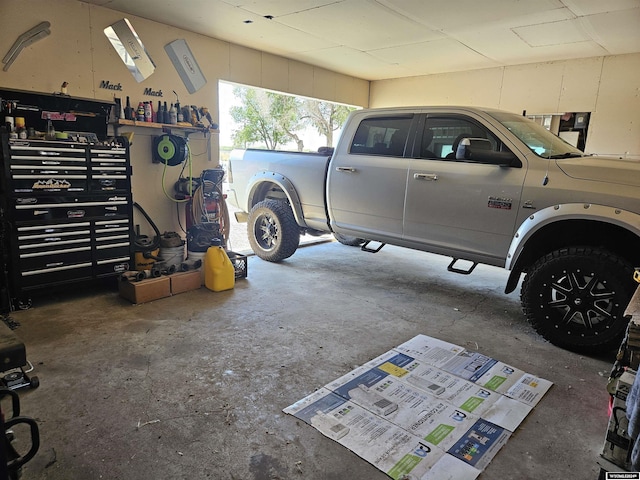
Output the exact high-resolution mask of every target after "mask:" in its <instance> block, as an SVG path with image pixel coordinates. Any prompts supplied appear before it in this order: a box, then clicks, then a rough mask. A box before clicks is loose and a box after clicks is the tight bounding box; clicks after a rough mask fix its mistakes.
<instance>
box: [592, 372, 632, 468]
mask: <svg viewBox="0 0 640 480" xmlns="http://www.w3.org/2000/svg"><path fill="white" fill-rule="evenodd" d="M635 378H636V374H635V372H634V371H633V370H627V371H626V372H624V373H623V374H622V375H621V376H620V378H618V381H617V383H616V393H615V394H614V396H613V405H612V409H611V415H610V417H609V426H608V427H607V434H606V436H605V439H604V447H603V448H602V454H601V456H602V457H603V458H605V459H607V460H609V461H610V462H612V463H614V464H616V465H618V466H619V467H622V468H623V469H625V470H629V469H630V468H631V450H632V448H633V442H632V440H631V439H630V438H629V434H628V433H627V427H628V426H629V421H628V420H627V405H626V401H627V395H628V394H629V391H630V390H631V386H632V385H633V382H634V380H635Z"/></svg>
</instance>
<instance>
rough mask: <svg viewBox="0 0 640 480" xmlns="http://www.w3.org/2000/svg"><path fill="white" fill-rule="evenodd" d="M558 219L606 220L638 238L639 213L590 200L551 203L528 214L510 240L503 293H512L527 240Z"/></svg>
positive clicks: (520, 267) (520, 270) (639, 226)
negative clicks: (507, 271) (589, 201)
mask: <svg viewBox="0 0 640 480" xmlns="http://www.w3.org/2000/svg"><path fill="white" fill-rule="evenodd" d="M562 220H592V221H596V222H603V223H610V224H612V225H617V226H620V227H623V228H625V229H627V230H630V231H632V232H633V233H635V234H636V235H638V236H639V237H640V215H638V214H637V213H633V212H630V211H628V210H623V209H620V208H615V207H610V206H606V205H596V204H592V203H565V204H557V205H552V206H550V207H546V208H543V209H542V210H540V211H537V212H535V213H532V214H531V215H529V216H528V217H527V218H526V219H525V220H524V222H522V224H521V225H520V227H519V228H518V230H517V231H516V233H515V234H514V236H513V239H512V240H511V245H510V246H509V252H508V253H507V259H506V262H505V269H507V270H509V271H510V272H511V273H510V274H509V279H508V280H507V285H506V287H505V293H510V292H512V291H513V290H514V289H515V287H516V285H517V283H518V280H519V277H520V273H521V272H522V266H521V265H520V263H519V260H520V258H521V256H522V252H524V250H525V248H526V245H527V243H528V241H529V240H530V239H531V238H532V237H534V236H535V234H536V233H537V232H538V231H539V230H540V229H542V228H543V227H545V226H547V225H550V224H552V223H555V222H558V221H562Z"/></svg>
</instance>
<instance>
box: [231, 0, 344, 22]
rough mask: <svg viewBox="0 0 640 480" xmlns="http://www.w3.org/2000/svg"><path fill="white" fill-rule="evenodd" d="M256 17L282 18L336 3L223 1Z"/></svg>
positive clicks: (317, 0) (322, 0)
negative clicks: (271, 16)
mask: <svg viewBox="0 0 640 480" xmlns="http://www.w3.org/2000/svg"><path fill="white" fill-rule="evenodd" d="M223 1H225V2H227V3H230V4H233V5H236V6H238V7H240V8H242V9H243V10H246V11H248V12H252V13H255V14H256V15H261V16H263V15H273V16H274V17H276V18H278V17H282V16H284V15H291V14H292V13H298V12H304V11H306V10H312V9H315V8H318V7H323V6H325V5H330V4H332V3H336V0H295V1H291V0H251V1H246V0H223Z"/></svg>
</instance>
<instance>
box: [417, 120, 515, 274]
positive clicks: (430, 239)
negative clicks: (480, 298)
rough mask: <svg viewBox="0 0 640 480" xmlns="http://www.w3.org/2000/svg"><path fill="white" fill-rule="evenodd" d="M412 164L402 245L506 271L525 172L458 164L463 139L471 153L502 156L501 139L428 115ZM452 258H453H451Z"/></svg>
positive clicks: (471, 123) (469, 123)
mask: <svg viewBox="0 0 640 480" xmlns="http://www.w3.org/2000/svg"><path fill="white" fill-rule="evenodd" d="M423 125H424V129H423V134H422V139H421V140H420V143H421V146H420V150H419V152H418V153H417V155H414V156H415V157H418V158H414V159H413V160H412V161H411V165H410V167H409V175H408V178H407V201H406V207H405V211H404V241H405V242H408V245H409V246H410V245H414V244H420V245H428V246H429V247H428V248H425V250H430V251H433V252H436V253H445V254H447V255H451V256H454V253H455V251H458V252H459V253H458V255H457V256H458V257H459V258H463V259H467V260H474V261H482V262H485V263H489V264H493V265H500V266H502V265H504V259H505V258H506V252H507V251H508V249H509V244H510V242H511V239H512V235H513V231H514V226H515V222H516V215H517V213H518V210H519V205H520V196H521V192H522V185H523V182H524V177H525V172H526V168H517V167H501V166H498V165H492V164H489V163H482V162H481V161H473V160H468V161H465V160H462V161H461V160H456V158H455V157H456V147H457V146H458V142H459V140H460V139H461V138H463V137H466V138H471V139H472V142H474V143H473V145H474V146H475V147H474V148H485V149H487V150H493V151H504V150H505V149H506V147H505V146H504V145H503V144H502V142H501V141H500V140H499V138H498V137H497V136H496V135H494V134H493V133H492V132H491V131H490V130H489V129H488V128H486V127H485V126H484V125H483V124H481V123H480V122H479V121H476V120H475V119H472V118H471V117H468V116H466V115H462V114H460V115H454V114H447V115H444V114H439V115H428V116H427V118H425V120H424V123H423ZM452 252H454V253H452Z"/></svg>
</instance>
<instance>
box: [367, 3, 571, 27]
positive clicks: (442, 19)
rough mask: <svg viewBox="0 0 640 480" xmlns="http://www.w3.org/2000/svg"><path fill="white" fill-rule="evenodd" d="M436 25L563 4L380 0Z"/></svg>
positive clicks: (478, 21)
mask: <svg viewBox="0 0 640 480" xmlns="http://www.w3.org/2000/svg"><path fill="white" fill-rule="evenodd" d="M379 1H380V3H382V4H384V5H386V6H388V7H389V8H392V9H394V10H396V11H398V12H402V13H403V14H404V15H406V16H407V17H409V18H412V19H415V21H417V22H420V23H422V24H424V25H428V26H429V27H431V28H434V29H437V30H439V29H443V30H446V29H450V28H457V27H460V26H465V25H481V24H483V23H487V22H495V21H500V20H504V19H509V18H514V17H522V16H526V15H531V14H533V13H538V12H544V11H552V10H555V9H559V8H562V7H563V4H562V2H561V1H560V0H535V1H531V0H529V1H513V0H482V1H478V0H455V1H451V0H430V1H424V0H379Z"/></svg>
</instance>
